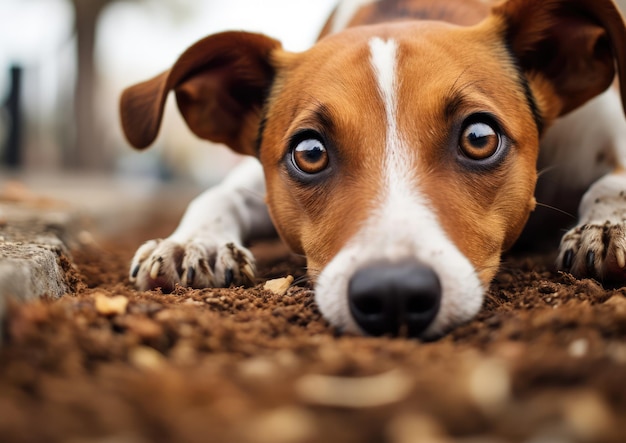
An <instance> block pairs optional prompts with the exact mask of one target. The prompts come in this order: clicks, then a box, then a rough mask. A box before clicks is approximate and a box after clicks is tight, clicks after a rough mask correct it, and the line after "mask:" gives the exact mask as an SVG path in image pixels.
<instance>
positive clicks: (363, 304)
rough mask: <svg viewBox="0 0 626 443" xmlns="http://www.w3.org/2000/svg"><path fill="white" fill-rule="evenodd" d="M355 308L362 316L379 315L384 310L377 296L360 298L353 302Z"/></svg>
mask: <svg viewBox="0 0 626 443" xmlns="http://www.w3.org/2000/svg"><path fill="white" fill-rule="evenodd" d="M354 305H355V307H356V308H357V309H358V310H359V311H360V312H362V313H363V314H364V315H368V316H372V315H379V314H380V313H381V312H383V310H384V306H383V302H382V300H381V298H380V297H378V296H377V295H370V296H367V295H366V296H364V297H360V298H359V299H358V300H355V301H354Z"/></svg>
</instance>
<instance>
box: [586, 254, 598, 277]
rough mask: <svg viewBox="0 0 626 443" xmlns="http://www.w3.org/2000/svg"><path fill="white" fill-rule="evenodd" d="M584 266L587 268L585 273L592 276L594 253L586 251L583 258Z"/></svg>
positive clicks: (594, 263)
mask: <svg viewBox="0 0 626 443" xmlns="http://www.w3.org/2000/svg"><path fill="white" fill-rule="evenodd" d="M585 265H586V266H587V273H588V274H589V275H593V274H594V273H595V269H596V266H595V265H596V253H595V252H593V251H588V252H587V255H586V257H585Z"/></svg>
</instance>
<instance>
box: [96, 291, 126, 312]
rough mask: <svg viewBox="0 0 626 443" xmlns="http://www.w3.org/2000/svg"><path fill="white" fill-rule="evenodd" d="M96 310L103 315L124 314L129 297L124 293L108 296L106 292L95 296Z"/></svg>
mask: <svg viewBox="0 0 626 443" xmlns="http://www.w3.org/2000/svg"><path fill="white" fill-rule="evenodd" d="M95 305H96V311H98V313H99V314H101V315H122V314H125V313H126V308H127V307H128V299H127V298H126V297H124V296H123V295H116V296H114V297H108V296H107V295H106V294H104V293H98V294H96V296H95Z"/></svg>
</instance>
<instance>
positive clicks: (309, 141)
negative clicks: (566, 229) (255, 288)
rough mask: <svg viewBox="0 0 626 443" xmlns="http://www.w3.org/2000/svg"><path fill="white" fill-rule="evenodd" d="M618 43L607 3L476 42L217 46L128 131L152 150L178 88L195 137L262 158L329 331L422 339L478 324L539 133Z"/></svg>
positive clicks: (334, 38) (530, 186)
mask: <svg viewBox="0 0 626 443" xmlns="http://www.w3.org/2000/svg"><path fill="white" fill-rule="evenodd" d="M598 3H602V4H603V5H602V7H600V8H599V9H600V12H598V11H597V9H598V6H597V4H598ZM546 5H547V6H546ZM572 5H575V6H576V7H577V8H579V12H580V14H578V13H576V14H573V13H572V12H571V11H569V10H568V9H567V8H568V7H571V6H572ZM594 5H595V6H594ZM584 8H587V9H588V10H585V9H584ZM611 8H612V9H611ZM564 11H569V12H564ZM586 14H587V15H589V16H592V17H594V18H593V20H587V19H585V18H584V17H585V16H586ZM599 14H605V15H606V16H608V17H609V18H608V19H606V17H605V16H603V15H600V16H599ZM598 17H599V18H598ZM598 21H599V22H600V25H598V24H597V22H598ZM572 31H575V32H573V34H572ZM625 36H626V33H625V32H624V26H623V22H622V21H621V19H620V18H619V15H618V13H617V11H616V10H615V8H614V7H612V4H611V3H610V2H608V1H607V2H595V3H594V1H588V2H585V1H571V2H566V1H549V2H543V3H542V2H539V1H521V0H519V1H516V0H510V1H509V2H506V3H504V4H503V5H501V6H499V7H498V8H496V9H495V10H494V13H493V14H492V16H490V17H489V18H488V19H487V20H485V21H484V22H482V23H480V24H479V25H477V26H473V27H457V26H453V25H449V24H444V23H439V22H405V23H394V24H385V25H375V26H367V27H358V28H350V29H348V30H346V31H343V32H341V33H339V34H335V35H331V36H329V37H326V38H325V39H323V40H321V41H320V42H318V43H317V44H316V45H315V46H314V47H313V48H311V49H310V50H309V51H307V52H304V53H301V54H292V53H287V52H284V51H283V50H282V49H280V46H279V44H278V43H277V42H275V41H274V40H271V39H269V38H267V37H263V36H259V35H253V34H244V33H227V34H220V35H217V36H213V37H209V38H208V39H205V40H203V41H202V42H200V43H198V44H197V45H195V46H194V47H192V48H191V49H190V50H188V51H187V53H186V54H184V55H183V56H182V57H181V59H180V60H179V62H177V64H176V65H175V66H174V67H173V68H172V70H171V71H169V72H167V73H165V74H163V75H161V76H160V77H157V78H155V79H153V80H152V81H149V82H146V83H144V84H142V85H139V86H137V87H136V88H138V89H135V90H134V91H135V92H134V93H133V91H131V92H130V93H128V92H127V95H126V99H125V101H124V100H123V102H122V115H123V119H124V118H125V120H126V122H125V127H126V128H127V129H126V131H127V134H128V133H129V132H130V133H131V134H130V135H129V138H130V139H131V142H133V144H135V145H136V146H139V147H143V146H146V145H147V144H149V143H150V142H151V141H152V139H154V136H155V135H156V131H157V130H158V122H159V120H160V117H161V112H162V106H163V101H164V93H165V92H167V90H169V89H175V90H176V92H177V98H178V103H179V107H180V108H181V111H182V113H183V115H184V116H185V118H186V119H187V122H188V123H189V126H190V127H191V129H192V130H194V132H196V133H197V134H198V135H200V136H201V137H204V138H207V139H210V140H215V141H222V142H226V143H227V144H229V145H230V146H231V147H233V149H236V150H238V151H240V152H246V153H251V154H257V155H259V158H260V160H261V163H262V164H263V167H264V171H265V176H266V181H267V190H268V194H267V202H268V205H269V208H270V212H271V215H272V218H273V220H274V223H275V225H276V228H277V229H278V231H279V233H280V234H281V236H282V237H283V238H284V239H285V240H286V241H287V243H288V244H289V245H290V246H291V247H292V248H293V249H294V250H295V251H298V252H302V253H304V254H306V256H307V260H308V266H309V271H310V273H311V275H313V276H314V277H316V280H317V283H316V300H317V302H318V305H319V307H320V310H321V311H322V313H323V314H324V315H325V316H326V318H327V319H329V320H330V321H331V323H333V324H334V325H336V326H338V327H340V328H342V329H344V330H348V331H355V332H366V333H371V334H383V333H408V334H410V335H420V336H434V335H437V334H440V333H442V332H444V331H445V330H447V329H449V328H450V327H452V326H454V325H456V324H459V323H460V322H463V321H466V320H468V319H469V318H471V317H472V316H473V315H474V314H476V312H477V311H478V310H479V309H480V306H481V304H482V300H483V293H484V291H485V289H486V288H487V286H488V284H489V282H490V281H491V279H492V278H493V276H494V274H495V272H496V270H497V267H498V264H499V260H500V255H501V253H502V252H503V250H505V249H506V248H508V247H509V246H511V245H512V243H513V242H514V241H515V240H516V238H517V237H518V235H519V234H520V232H521V230H522V228H523V226H524V224H525V222H526V220H527V218H528V216H529V214H530V212H531V211H532V210H533V208H534V205H535V202H534V198H533V191H534V186H535V181H536V160H537V154H538V152H537V151H538V145H539V137H540V134H541V131H542V130H543V128H544V127H545V126H546V125H548V124H549V123H550V122H551V121H552V120H553V119H554V118H556V117H558V116H559V115H561V114H563V113H565V112H567V111H569V110H571V109H573V108H575V107H577V106H580V105H581V104H583V103H584V102H585V101H586V100H588V99H589V98H591V97H593V96H595V95H597V94H598V93H600V92H602V91H603V90H604V89H606V88H607V87H608V86H609V85H610V83H611V81H612V80H613V78H614V74H615V70H614V69H615V68H614V58H613V55H612V54H618V57H617V61H618V63H619V67H620V71H621V72H623V69H624V59H623V54H624V40H625V38H624V37H625ZM619 38H621V39H622V41H620V42H616V39H619ZM620 51H621V52H620ZM619 54H621V55H619ZM137 91H138V92H137ZM145 91H150V93H146V92H145ZM150 94H152V95H150ZM146 97H152V98H151V99H146ZM154 102H156V103H157V106H149V104H150V103H154ZM124 103H126V104H124ZM129 103H130V104H129ZM142 109H143V110H144V111H143V115H146V114H150V112H147V111H146V109H149V110H151V112H152V118H151V119H146V118H145V117H143V118H142V117H135V114H138V113H139V112H138V111H140V110H142ZM124 116H126V117H124ZM139 120H142V121H139ZM146 120H148V121H146ZM155 122H156V123H155ZM155 125H156V126H155ZM128 128H132V129H128ZM133 137H134V140H133Z"/></svg>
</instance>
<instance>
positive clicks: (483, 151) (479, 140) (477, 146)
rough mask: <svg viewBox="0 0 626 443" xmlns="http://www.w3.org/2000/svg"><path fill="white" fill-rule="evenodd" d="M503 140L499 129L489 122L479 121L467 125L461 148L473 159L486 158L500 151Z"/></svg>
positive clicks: (462, 134) (460, 142) (461, 140)
mask: <svg viewBox="0 0 626 443" xmlns="http://www.w3.org/2000/svg"><path fill="white" fill-rule="evenodd" d="M501 142H502V140H501V137H500V134H499V132H498V130H497V129H495V128H494V127H493V126H492V125H491V124H489V123H487V122H482V121H478V122H473V123H470V124H468V125H466V126H465V129H464V130H463V132H462V133H461V138H460V140H459V148H460V149H461V152H463V154H465V155H466V156H467V157H469V158H470V159H472V160H485V159H487V158H489V157H491V156H493V155H494V154H495V153H496V152H498V148H499V147H500V144H501Z"/></svg>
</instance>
